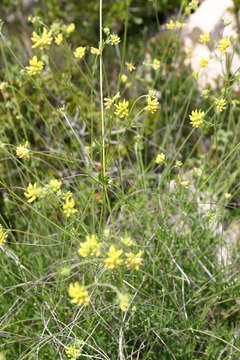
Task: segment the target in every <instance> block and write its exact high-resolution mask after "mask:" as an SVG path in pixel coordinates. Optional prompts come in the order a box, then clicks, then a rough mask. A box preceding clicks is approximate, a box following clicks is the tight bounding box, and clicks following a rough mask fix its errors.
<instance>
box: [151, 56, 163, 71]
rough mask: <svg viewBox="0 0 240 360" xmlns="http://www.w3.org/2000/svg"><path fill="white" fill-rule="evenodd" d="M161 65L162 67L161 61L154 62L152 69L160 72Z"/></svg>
mask: <svg viewBox="0 0 240 360" xmlns="http://www.w3.org/2000/svg"><path fill="white" fill-rule="evenodd" d="M160 65H161V63H160V61H159V60H158V59H154V60H153V64H152V67H153V69H154V70H158V69H159V68H160Z"/></svg>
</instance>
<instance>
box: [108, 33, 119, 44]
mask: <svg viewBox="0 0 240 360" xmlns="http://www.w3.org/2000/svg"><path fill="white" fill-rule="evenodd" d="M120 41H121V40H120V37H119V36H117V35H116V34H111V35H110V44H111V45H115V46H116V45H118V44H119V43H120Z"/></svg>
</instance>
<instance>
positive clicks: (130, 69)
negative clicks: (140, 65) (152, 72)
mask: <svg viewBox="0 0 240 360" xmlns="http://www.w3.org/2000/svg"><path fill="white" fill-rule="evenodd" d="M125 64H126V66H127V68H128V70H129V71H130V72H132V71H134V70H136V67H135V66H134V65H133V64H132V63H129V62H125Z"/></svg>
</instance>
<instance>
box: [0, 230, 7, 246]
mask: <svg viewBox="0 0 240 360" xmlns="http://www.w3.org/2000/svg"><path fill="white" fill-rule="evenodd" d="M7 237H8V235H7V234H6V233H5V232H4V231H3V228H2V226H1V225H0V246H3V245H4V244H5V242H6V239H7Z"/></svg>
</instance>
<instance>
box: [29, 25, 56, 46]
mask: <svg viewBox="0 0 240 360" xmlns="http://www.w3.org/2000/svg"><path fill="white" fill-rule="evenodd" d="M32 35H33V36H32V37H31V40H32V42H33V43H35V44H34V45H33V46H32V48H33V49H35V48H38V47H39V48H40V50H43V49H44V48H49V46H50V45H51V43H52V39H53V38H52V32H51V31H49V32H48V31H47V29H46V28H44V29H43V33H42V35H41V36H39V35H38V34H37V33H36V32H35V31H34V32H33V34H32Z"/></svg>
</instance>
